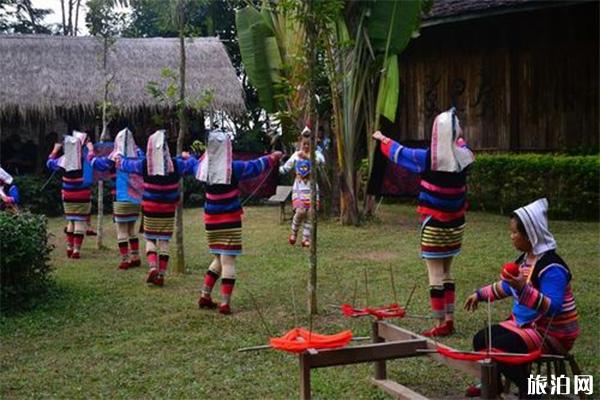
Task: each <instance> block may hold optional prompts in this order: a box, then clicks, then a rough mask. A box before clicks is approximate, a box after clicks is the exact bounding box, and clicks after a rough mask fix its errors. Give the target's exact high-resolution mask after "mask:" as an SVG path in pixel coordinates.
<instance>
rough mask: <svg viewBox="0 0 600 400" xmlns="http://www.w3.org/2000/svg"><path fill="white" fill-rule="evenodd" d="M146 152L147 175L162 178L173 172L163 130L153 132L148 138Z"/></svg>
mask: <svg viewBox="0 0 600 400" xmlns="http://www.w3.org/2000/svg"><path fill="white" fill-rule="evenodd" d="M146 150H147V158H146V160H147V169H148V175H161V176H164V175H167V174H170V173H172V172H173V171H174V168H173V160H172V159H171V153H169V146H168V144H167V141H166V136H165V130H164V129H161V130H158V131H156V132H154V133H153V134H152V136H150V137H149V138H148V146H147V149H146Z"/></svg>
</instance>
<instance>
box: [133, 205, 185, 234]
mask: <svg viewBox="0 0 600 400" xmlns="http://www.w3.org/2000/svg"><path fill="white" fill-rule="evenodd" d="M176 208H177V204H176V203H157V202H153V201H146V200H144V201H143V202H142V232H144V238H146V239H148V240H171V236H173V225H174V224H175V209H176Z"/></svg>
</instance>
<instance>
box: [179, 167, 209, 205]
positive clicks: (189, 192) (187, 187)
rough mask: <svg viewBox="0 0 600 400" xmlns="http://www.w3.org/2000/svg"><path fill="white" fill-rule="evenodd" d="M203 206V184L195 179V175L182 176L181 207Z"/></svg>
mask: <svg viewBox="0 0 600 400" xmlns="http://www.w3.org/2000/svg"><path fill="white" fill-rule="evenodd" d="M203 206H204V184H203V183H202V182H200V181H199V180H198V179H196V177H195V176H191V175H190V176H186V177H184V178H183V207H184V208H191V207H203Z"/></svg>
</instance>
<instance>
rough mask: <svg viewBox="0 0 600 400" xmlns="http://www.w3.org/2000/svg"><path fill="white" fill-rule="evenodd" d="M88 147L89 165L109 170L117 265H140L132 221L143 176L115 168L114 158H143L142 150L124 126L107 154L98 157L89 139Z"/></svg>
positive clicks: (99, 169)
mask: <svg viewBox="0 0 600 400" xmlns="http://www.w3.org/2000/svg"><path fill="white" fill-rule="evenodd" d="M88 150H89V151H88V159H89V160H90V163H91V164H92V167H93V168H94V169H96V170H98V171H104V172H106V171H108V172H110V174H111V175H110V176H111V180H112V184H111V194H112V196H113V220H114V222H115V224H116V228H117V243H118V246H119V254H120V257H121V262H120V264H119V269H128V268H131V267H139V266H140V265H141V261H140V253H139V240H138V237H137V233H136V229H135V223H136V221H137V220H138V216H139V214H140V203H141V201H142V191H143V187H142V186H143V179H142V177H141V176H139V175H135V174H129V173H127V172H124V171H121V170H119V171H117V170H116V168H115V160H116V159H117V157H126V158H128V159H132V160H133V159H136V158H139V159H142V158H144V153H143V152H142V151H141V150H140V149H139V148H138V147H137V145H136V144H135V140H134V138H133V133H132V132H131V131H130V130H129V129H123V130H122V131H121V132H119V133H118V134H117V136H116V138H115V146H114V150H113V151H112V152H111V154H109V155H108V157H97V156H96V155H95V154H94V146H93V145H92V144H91V143H88ZM130 247H131V251H130Z"/></svg>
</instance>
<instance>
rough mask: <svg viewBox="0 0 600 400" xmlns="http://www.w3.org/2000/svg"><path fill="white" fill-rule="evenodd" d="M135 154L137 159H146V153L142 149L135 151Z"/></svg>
mask: <svg viewBox="0 0 600 400" xmlns="http://www.w3.org/2000/svg"><path fill="white" fill-rule="evenodd" d="M136 154H137V157H138V158H146V153H144V151H143V150H142V149H137V151H136Z"/></svg>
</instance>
